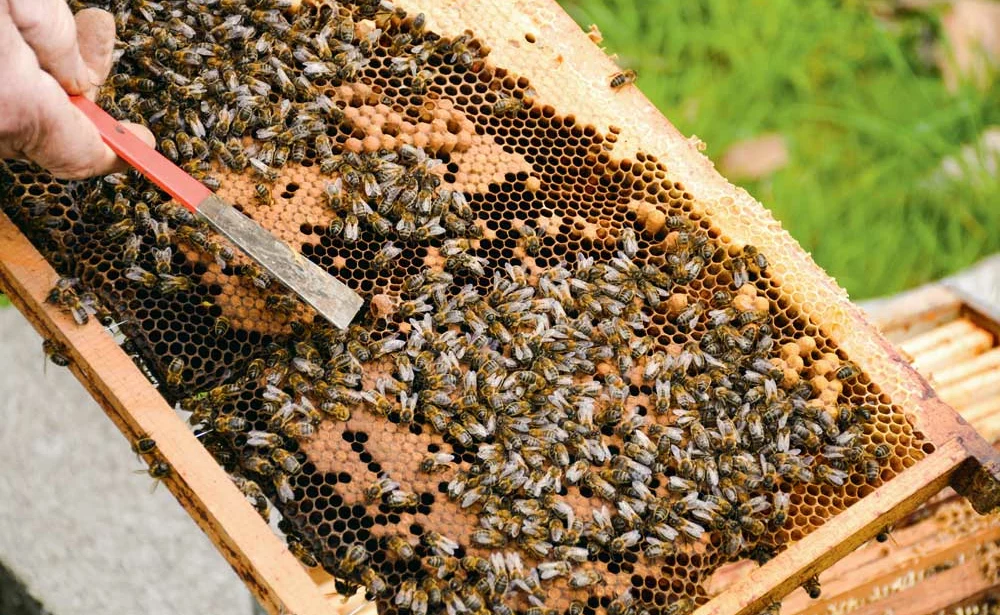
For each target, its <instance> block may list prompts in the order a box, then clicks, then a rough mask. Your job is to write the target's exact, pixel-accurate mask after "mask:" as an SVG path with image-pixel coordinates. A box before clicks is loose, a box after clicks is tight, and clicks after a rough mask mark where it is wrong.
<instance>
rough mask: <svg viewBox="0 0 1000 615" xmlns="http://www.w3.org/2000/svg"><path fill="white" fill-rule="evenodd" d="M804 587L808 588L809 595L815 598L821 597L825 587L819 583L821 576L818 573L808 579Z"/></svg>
mask: <svg viewBox="0 0 1000 615" xmlns="http://www.w3.org/2000/svg"><path fill="white" fill-rule="evenodd" d="M802 589H804V590H806V593H807V594H809V597H810V598H812V599H813V600H817V599H819V597H820V595H821V594H822V593H823V589H822V588H821V587H820V584H819V577H818V576H816V575H813V576H811V577H809V578H808V579H806V580H805V582H804V583H803V584H802Z"/></svg>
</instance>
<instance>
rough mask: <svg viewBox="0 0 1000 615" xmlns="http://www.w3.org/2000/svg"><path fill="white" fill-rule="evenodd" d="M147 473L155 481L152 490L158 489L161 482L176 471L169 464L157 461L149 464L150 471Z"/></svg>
mask: <svg viewBox="0 0 1000 615" xmlns="http://www.w3.org/2000/svg"><path fill="white" fill-rule="evenodd" d="M146 473H147V474H149V476H150V477H151V478H152V479H153V486H152V488H151V490H152V489H156V487H157V486H158V485H159V484H160V481H162V480H163V479H165V478H169V477H170V475H172V474H173V473H174V471H173V468H171V467H170V464H169V463H167V462H166V461H163V460H160V459H157V460H155V461H153V462H152V463H150V464H149V469H148V470H147V471H146Z"/></svg>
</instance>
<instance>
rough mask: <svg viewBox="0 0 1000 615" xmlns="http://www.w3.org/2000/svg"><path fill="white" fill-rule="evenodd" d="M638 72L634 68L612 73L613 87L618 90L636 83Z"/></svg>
mask: <svg viewBox="0 0 1000 615" xmlns="http://www.w3.org/2000/svg"><path fill="white" fill-rule="evenodd" d="M636 77H638V74H637V73H636V72H635V71H634V70H632V69H626V70H623V71H621V72H618V73H615V74H614V75H611V87H612V89H615V90H618V89H621V88H623V87H625V86H626V85H629V84H631V83H635V80H636Z"/></svg>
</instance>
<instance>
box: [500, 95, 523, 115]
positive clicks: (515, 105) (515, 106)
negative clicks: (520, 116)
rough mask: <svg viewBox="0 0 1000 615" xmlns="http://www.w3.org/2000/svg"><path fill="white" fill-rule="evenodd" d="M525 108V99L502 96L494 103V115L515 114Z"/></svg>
mask: <svg viewBox="0 0 1000 615" xmlns="http://www.w3.org/2000/svg"><path fill="white" fill-rule="evenodd" d="M522 109H524V101H523V100H522V99H520V98H515V97H513V96H501V97H499V98H497V101H496V102H495V103H493V115H496V116H497V117H503V116H506V115H514V114H516V113H518V112H519V111H521V110H522Z"/></svg>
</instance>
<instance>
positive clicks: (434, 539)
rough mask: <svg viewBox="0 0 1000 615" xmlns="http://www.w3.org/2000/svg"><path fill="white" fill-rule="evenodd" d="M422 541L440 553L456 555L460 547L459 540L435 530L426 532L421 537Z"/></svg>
mask: <svg viewBox="0 0 1000 615" xmlns="http://www.w3.org/2000/svg"><path fill="white" fill-rule="evenodd" d="M420 542H421V543H423V544H424V545H425V546H427V547H428V548H429V549H431V551H433V552H434V553H436V554H438V555H454V554H455V550H456V549H458V543H457V542H455V541H454V540H451V539H450V538H447V537H445V536H442V535H441V534H439V533H438V532H435V531H433V530H432V531H429V532H424V534H423V535H422V536H421V537H420Z"/></svg>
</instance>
